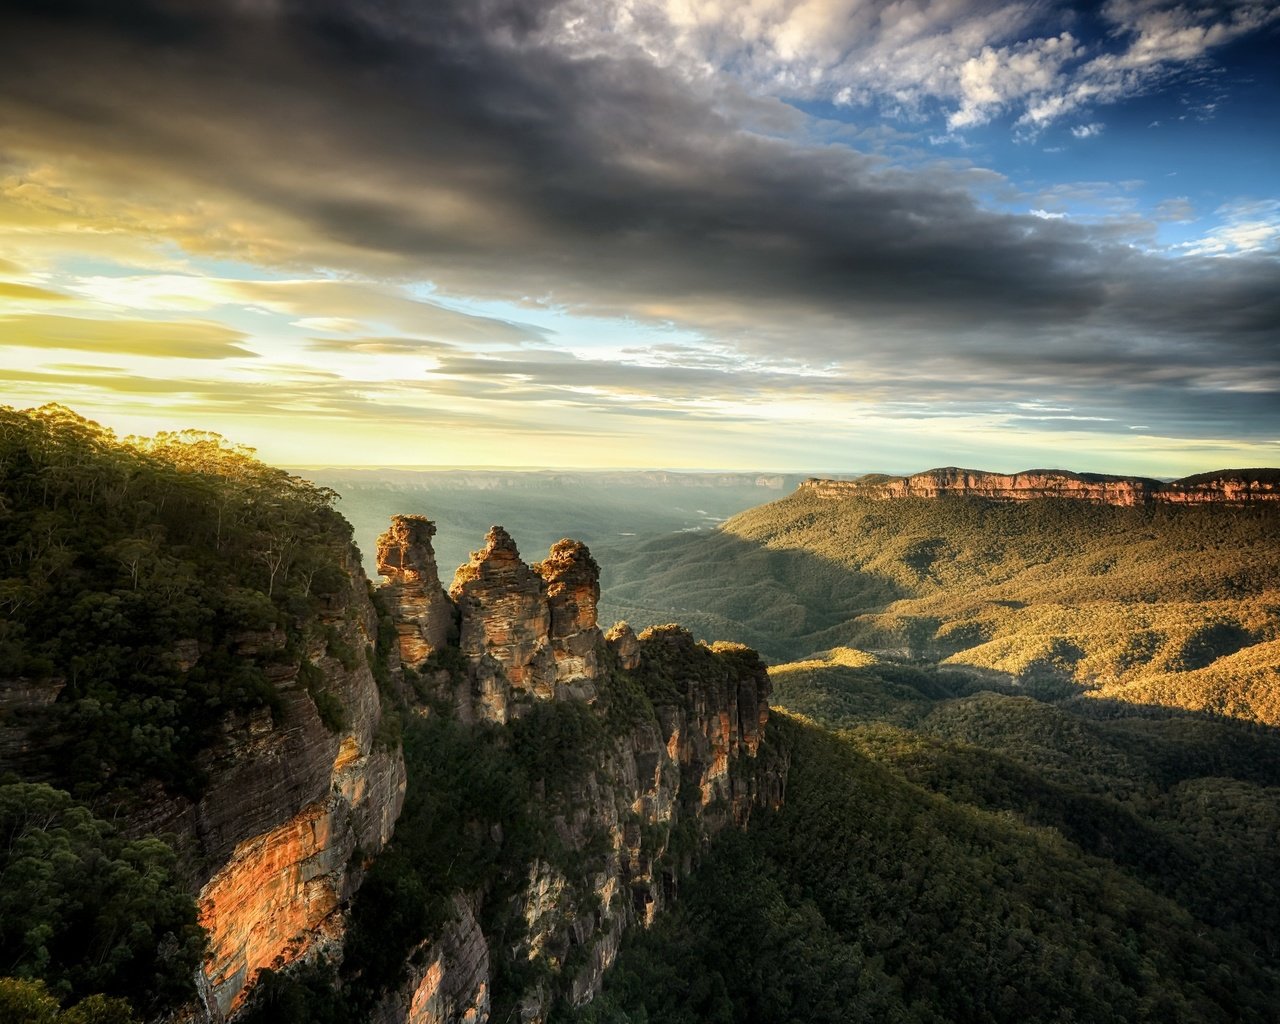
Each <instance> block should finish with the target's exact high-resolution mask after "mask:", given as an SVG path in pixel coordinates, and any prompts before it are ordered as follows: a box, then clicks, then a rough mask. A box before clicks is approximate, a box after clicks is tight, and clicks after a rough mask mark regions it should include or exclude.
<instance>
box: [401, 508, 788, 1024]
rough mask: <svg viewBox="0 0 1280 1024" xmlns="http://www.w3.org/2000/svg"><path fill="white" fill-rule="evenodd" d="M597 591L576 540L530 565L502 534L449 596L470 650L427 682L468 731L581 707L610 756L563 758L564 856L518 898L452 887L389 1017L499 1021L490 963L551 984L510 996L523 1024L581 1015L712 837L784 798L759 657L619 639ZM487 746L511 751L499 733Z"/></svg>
mask: <svg viewBox="0 0 1280 1024" xmlns="http://www.w3.org/2000/svg"><path fill="white" fill-rule="evenodd" d="M599 596H600V586H599V567H598V566H597V564H596V562H595V560H594V559H593V558H592V557H591V554H590V552H589V551H588V550H587V548H586V546H585V545H583V544H580V543H578V542H576V541H569V540H564V541H560V542H558V543H557V544H555V545H554V546H553V547H552V549H551V551H550V553H549V554H548V556H547V557H546V558H545V559H544V560H543V561H541V562H538V563H536V564H534V565H532V566H527V565H525V563H524V562H523V561H522V560H521V559H520V556H519V552H518V550H517V548H516V545H515V542H514V541H513V540H512V538H511V537H510V535H509V534H508V533H507V532H506V531H505V530H503V529H502V528H500V527H494V528H493V529H492V530H491V531H490V532H489V535H488V537H487V538H486V543H485V546H484V547H483V548H482V549H481V550H479V551H477V552H475V553H474V554H473V555H472V557H471V560H470V562H469V563H468V564H467V565H465V566H463V567H462V568H461V569H459V570H458V574H457V576H456V578H455V580H454V584H453V586H452V587H451V588H450V597H451V599H452V600H453V601H454V602H456V605H457V608H458V615H459V626H460V629H459V635H458V641H457V649H458V653H459V655H461V657H460V658H459V659H458V660H457V661H456V662H455V663H453V664H452V666H451V669H446V668H438V669H435V670H433V672H432V673H431V674H430V678H429V679H428V682H429V684H430V685H432V686H434V687H437V688H439V692H443V693H451V694H452V695H453V696H454V700H453V707H454V709H455V711H456V712H457V715H458V717H459V718H460V719H461V720H462V721H463V722H473V723H484V722H487V723H495V724H498V725H502V724H505V723H512V722H514V720H515V719H518V718H520V717H521V716H522V715H524V714H527V713H529V712H530V711H531V709H532V708H534V707H535V706H536V705H535V703H534V702H536V701H539V700H547V701H573V702H578V704H579V707H582V708H587V709H590V710H588V711H587V715H588V716H589V717H594V719H595V721H596V722H597V723H598V724H597V725H596V726H594V727H593V728H586V727H585V726H583V727H582V731H581V735H583V736H585V737H594V739H591V740H590V742H592V743H594V744H596V745H597V746H593V747H592V749H591V751H590V752H589V756H585V757H570V758H567V759H566V764H568V765H574V766H576V767H571V768H564V769H562V770H561V772H560V773H559V774H558V775H557V777H556V778H555V780H554V793H553V794H549V795H546V796H545V797H544V799H543V801H542V802H540V803H539V804H538V806H537V808H536V810H535V813H536V815H537V817H538V818H539V820H541V821H544V822H546V824H547V825H549V827H550V828H551V829H552V830H553V831H554V836H555V841H554V842H553V843H552V844H551V849H553V850H558V851H561V852H560V854H559V855H557V856H551V855H550V854H548V855H547V856H545V857H539V858H536V859H534V860H533V862H531V863H528V864H527V865H525V868H524V873H523V874H520V875H517V876H516V877H515V878H511V879H510V882H512V883H514V889H513V888H512V886H511V884H510V883H509V884H508V885H507V886H504V888H506V889H507V891H508V893H509V895H507V896H505V897H501V898H499V897H497V896H496V895H495V894H493V893H490V892H483V891H482V892H469V893H457V894H455V897H454V901H455V914H454V920H453V921H452V922H451V923H450V924H448V925H446V926H445V928H444V930H443V931H442V932H441V934H440V935H439V936H437V937H436V938H434V939H433V940H430V941H428V942H427V943H424V944H423V945H422V946H421V947H420V948H419V950H418V951H417V952H416V953H415V955H414V957H413V958H412V963H414V964H416V966H414V967H413V968H412V970H411V973H410V976H409V978H408V981H407V982H406V984H405V985H404V986H403V987H402V988H401V989H400V990H399V991H397V992H394V993H391V994H390V995H388V996H387V997H386V998H384V1000H383V1002H382V1003H381V1005H380V1007H379V1009H378V1012H377V1015H376V1020H377V1021H378V1022H379V1024H409V1022H411V1024H454V1022H459V1021H477V1022H479V1021H485V1020H487V1019H488V1016H489V1012H490V1011H489V1005H490V1004H489V1000H490V993H491V977H490V968H491V965H490V962H489V959H488V957H489V956H502V957H504V958H506V959H508V960H509V961H513V962H515V963H517V964H519V963H525V962H528V963H531V964H536V965H539V967H540V969H539V970H536V971H534V972H532V973H531V976H532V977H534V978H538V979H540V980H537V981H535V982H533V983H532V984H530V985H529V986H528V987H526V988H525V989H523V990H521V991H520V992H518V993H515V994H512V993H508V997H509V998H511V999H513V1001H514V1002H515V1004H516V1011H517V1015H518V1019H519V1020H520V1021H522V1022H523V1024H540V1022H543V1021H545V1020H546V1019H547V1015H548V1013H549V1011H550V1008H551V1006H552V1004H553V1002H554V1001H555V1000H556V999H563V1000H566V1001H567V1002H568V1003H570V1004H571V1005H582V1004H583V1003H585V1002H587V1001H589V1000H590V999H591V998H593V997H594V996H595V995H596V994H597V993H598V992H599V991H600V986H601V984H602V979H603V975H604V972H605V971H606V970H607V969H608V968H609V966H610V965H611V964H612V963H613V961H614V959H615V958H616V956H617V952H618V949H619V946H620V944H621V941H622V937H623V934H624V933H625V931H626V929H627V928H628V927H632V926H641V927H642V926H644V925H647V924H648V923H649V922H651V921H652V920H653V918H654V916H655V915H656V914H657V913H659V912H660V911H661V909H662V908H663V907H665V906H666V905H667V904H668V903H669V902H670V901H671V899H672V898H674V896H675V894H676V892H677V890H678V888H679V879H680V877H681V876H682V875H683V874H684V873H685V872H686V871H687V870H688V869H689V868H690V867H691V865H692V862H693V860H694V858H695V857H696V855H697V853H698V851H699V850H700V849H701V848H702V846H703V845H704V844H705V843H706V842H707V841H708V840H709V838H710V837H711V836H713V835H714V834H715V833H716V832H717V831H719V830H721V829H723V828H725V827H729V826H733V825H745V824H746V823H747V821H748V820H749V819H750V817H751V814H752V812H753V810H754V809H755V808H757V807H760V806H764V805H772V806H776V805H778V804H779V803H780V802H781V799H782V792H783V784H784V778H783V775H784V772H783V768H782V765H781V764H780V762H779V761H778V759H777V757H776V755H775V754H774V753H773V752H772V751H770V750H768V749H767V746H766V744H765V743H764V733H765V726H766V723H767V721H768V717H769V704H768V697H769V692H770V683H769V677H768V673H767V671H766V670H765V667H764V665H763V663H762V662H761V661H760V659H759V658H758V657H757V656H756V655H755V653H754V652H753V651H751V650H750V649H748V648H745V647H742V646H740V645H736V644H717V645H714V646H710V647H708V646H706V645H704V644H700V643H698V642H696V641H695V640H694V638H693V636H692V635H691V634H690V633H688V632H687V631H686V630H683V629H681V628H679V627H677V626H665V627H659V628H656V629H650V630H646V631H645V632H644V633H643V634H642V635H641V636H639V637H637V636H636V634H635V632H634V631H633V630H632V629H631V627H630V626H628V625H626V624H625V623H619V624H617V625H615V626H614V627H613V628H612V629H610V631H609V633H608V636H607V637H606V636H604V635H603V634H602V633H601V631H600V629H599V626H598V624H597V621H596V606H597V602H598V600H599ZM446 660H447V659H446ZM567 710H568V709H566V712H567ZM570 719H571V720H577V718H576V716H574V715H571V716H570ZM512 727H513V728H514V726H512ZM482 735H488V736H494V737H495V741H496V742H504V741H503V740H502V739H501V736H502V733H501V732H498V733H490V732H487V731H486V732H483V733H482ZM584 742H586V740H584ZM501 841H502V837H501V836H498V837H496V838H495V842H501ZM508 877H510V876H508ZM512 891H514V894H513V895H511V894H510V893H511V892H512ZM495 899H497V900H500V902H499V903H498V904H497V905H496V906H495V905H494V903H493V901H494V900H495ZM482 912H483V914H484V915H488V916H489V917H492V916H493V915H494V914H497V915H498V916H499V917H504V918H505V919H507V920H513V919H514V920H518V921H520V926H519V927H518V928H513V929H508V928H504V929H503V931H504V934H508V933H510V934H514V935H515V936H517V938H516V939H515V940H514V941H508V943H506V944H504V945H500V946H498V947H494V948H491V949H489V951H488V952H487V953H483V952H482V951H483V950H484V949H485V947H484V945H483V943H482V942H481V941H479V940H478V939H477V935H478V929H477V927H476V924H475V922H476V921H477V920H478V919H482ZM525 973H529V972H525ZM507 976H508V977H510V976H511V972H508V975H507ZM508 984H510V982H508ZM512 1019H515V1018H512Z"/></svg>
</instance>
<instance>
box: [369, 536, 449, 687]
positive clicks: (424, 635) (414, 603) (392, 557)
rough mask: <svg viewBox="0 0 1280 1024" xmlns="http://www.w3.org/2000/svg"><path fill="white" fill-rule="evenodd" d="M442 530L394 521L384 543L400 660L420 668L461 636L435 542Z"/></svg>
mask: <svg viewBox="0 0 1280 1024" xmlns="http://www.w3.org/2000/svg"><path fill="white" fill-rule="evenodd" d="M435 533H436V525H435V523H433V522H432V521H431V520H430V519H427V518H426V517H425V516H392V517H391V525H390V526H389V527H388V528H387V531H386V532H385V533H383V534H382V536H380V537H379V538H378V549H377V557H378V572H379V573H381V574H382V575H383V576H384V577H385V578H386V581H387V582H386V583H385V584H384V585H383V588H382V592H383V593H384V594H385V595H386V596H387V597H388V598H389V599H390V601H391V604H392V607H393V608H394V609H395V621H396V631H397V633H398V634H399V638H400V660H401V661H402V662H403V663H404V664H405V665H408V666H409V667H410V668H418V667H419V666H420V665H422V663H423V662H425V661H426V660H427V659H428V658H429V657H431V655H432V654H434V653H435V652H436V651H438V650H440V649H441V648H442V647H444V645H445V644H446V643H447V642H448V640H449V637H450V635H451V634H453V633H454V632H455V631H456V627H455V625H454V608H453V604H452V602H450V600H449V598H448V597H447V596H446V595H445V592H444V587H442V586H441V585H440V574H439V571H438V570H437V568H436V557H435V552H434V551H433V550H432V547H431V538H432V537H434V536H435Z"/></svg>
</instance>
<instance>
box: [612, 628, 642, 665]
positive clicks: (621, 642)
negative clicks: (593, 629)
mask: <svg viewBox="0 0 1280 1024" xmlns="http://www.w3.org/2000/svg"><path fill="white" fill-rule="evenodd" d="M604 639H605V643H607V644H608V645H609V650H611V651H612V652H613V654H614V657H616V658H617V659H618V667H619V668H622V669H625V670H627V671H630V670H631V669H633V668H637V667H639V665H640V641H639V640H638V639H636V631H635V630H634V629H632V628H631V625H630V623H627V622H615V623H614V624H613V625H612V626H610V627H609V632H607V633H606V634H605V635H604Z"/></svg>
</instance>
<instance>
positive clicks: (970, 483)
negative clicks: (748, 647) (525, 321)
mask: <svg viewBox="0 0 1280 1024" xmlns="http://www.w3.org/2000/svg"><path fill="white" fill-rule="evenodd" d="M800 491H801V493H806V494H813V495H816V496H817V497H820V498H834V499H841V498H877V499H888V498H946V497H962V498H963V497H971V498H988V499H991V500H994V501H1026V500H1029V499H1032V498H1067V499H1076V500H1079V501H1090V502H1096V503H1099V504H1106V505H1120V506H1135V505H1149V504H1153V503H1160V504H1176V505H1187V504H1207V503H1218V504H1228V505H1241V504H1247V503H1250V502H1258V501H1280V471H1277V470H1266V469H1264V470H1222V471H1220V472H1218V473H1207V474H1203V475H1201V476H1197V477H1187V478H1184V479H1182V480H1174V481H1172V482H1167V483H1166V482H1164V481H1161V480H1153V479H1148V478H1145V477H1116V476H1103V475H1101V474H1093V473H1071V472H1067V471H1065V470H1052V469H1032V470H1027V471H1026V472H1023V473H1012V474H1004V473H988V472H984V471H982V470H975V469H957V468H955V467H947V468H945V469H930V470H927V471H925V472H923V473H917V474H915V475H914V476H898V477H886V476H879V475H870V476H864V477H859V478H858V479H856V480H824V479H810V480H806V481H804V482H803V483H802V484H801V485H800Z"/></svg>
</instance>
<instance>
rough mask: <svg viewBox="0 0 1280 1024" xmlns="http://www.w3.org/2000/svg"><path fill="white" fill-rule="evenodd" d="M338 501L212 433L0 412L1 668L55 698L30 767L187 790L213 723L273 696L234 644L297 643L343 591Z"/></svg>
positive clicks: (98, 786) (130, 790)
mask: <svg viewBox="0 0 1280 1024" xmlns="http://www.w3.org/2000/svg"><path fill="white" fill-rule="evenodd" d="M334 497H335V495H334V494H333V492H331V491H327V490H325V489H323V488H318V487H316V486H314V485H312V484H310V483H308V482H307V481H305V480H301V479H299V478H297V477H292V476H289V475H288V474H287V473H284V472H283V471H281V470H277V469H272V468H271V467H269V466H266V465H264V464H263V463H261V462H258V461H257V460H256V459H254V458H253V456H252V452H251V451H250V450H249V449H246V448H241V447H238V446H235V445H231V444H229V443H228V442H226V441H225V440H223V439H222V438H221V437H219V436H217V435H216V434H209V433H204V432H198V431H184V432H182V433H164V434H158V435H156V436H155V437H151V438H125V439H119V438H117V437H116V436H115V435H114V434H113V433H112V432H111V431H109V430H107V429H105V428H103V427H100V426H98V425H97V424H95V423H92V422H90V421H88V420H85V419H82V418H81V417H79V416H77V415H76V414H74V413H73V412H71V411H70V410H68V409H65V408H63V407H61V406H44V407H42V408H40V409H37V410H34V411H32V412H16V411H14V410H12V409H0V551H2V552H3V555H0V557H2V558H3V562H2V563H0V608H3V611H4V618H3V619H2V620H0V678H3V679H10V680H19V679H20V680H23V681H24V685H26V686H28V687H36V688H38V687H41V686H45V687H47V690H48V694H49V695H50V697H51V698H52V697H53V695H54V694H56V701H55V702H54V704H53V705H52V707H51V708H50V709H49V710H50V711H52V712H53V713H52V714H41V715H38V716H36V719H37V720H36V721H33V722H32V723H31V728H32V729H35V730H36V731H38V732H40V734H41V742H40V743H39V745H38V746H39V750H40V753H41V754H42V755H44V756H43V759H42V764H41V765H40V766H39V770H38V772H37V774H40V775H41V777H44V778H46V779H47V781H50V782H53V783H55V784H56V785H59V786H62V787H63V788H65V789H67V790H69V791H71V792H72V793H73V794H74V795H76V796H77V797H78V798H80V799H85V800H91V801H95V802H98V803H101V802H102V801H103V800H106V801H108V802H114V801H124V802H127V801H129V800H130V799H131V798H132V796H133V794H134V793H135V791H136V788H137V787H138V786H139V785H140V784H142V783H144V782H147V781H149V780H159V781H160V782H162V783H163V784H165V785H166V786H169V787H172V788H176V789H181V790H186V791H188V792H189V793H191V794H194V793H196V792H198V790H199V787H200V786H201V784H202V780H201V778H200V776H199V773H198V772H197V771H195V769H194V761H195V755H196V753H197V752H198V751H199V750H200V749H201V748H202V747H203V746H204V745H205V744H206V743H207V742H208V741H209V739H210V736H211V730H212V729H213V728H214V726H215V725H216V723H217V722H219V721H220V720H221V719H222V717H223V716H224V715H225V714H226V712H227V711H229V710H232V709H243V708H251V707H259V706H271V705H272V703H273V701H274V697H275V695H274V692H273V689H272V687H271V684H270V683H269V681H268V679H267V677H266V675H265V673H264V672H263V670H262V667H261V666H260V665H255V664H253V663H251V662H249V661H247V660H246V659H243V658H235V657H233V656H232V654H233V651H234V648H235V645H236V643H237V642H238V640H239V639H240V638H242V637H243V636H244V635H245V634H247V633H252V632H255V631H263V630H272V629H276V630H280V631H282V632H284V633H285V634H286V636H288V637H290V638H296V631H297V620H298V618H299V616H300V615H302V614H303V613H305V612H306V610H307V608H308V606H309V604H314V603H315V602H318V601H321V600H323V598H324V595H325V594H327V593H332V592H335V591H338V590H340V589H342V588H343V587H345V586H347V582H346V576H345V574H344V573H343V571H342V568H341V566H342V564H343V561H344V559H346V557H347V548H348V546H349V542H350V527H348V526H347V524H346V522H345V521H344V520H343V519H342V517H341V516H339V515H338V514H337V513H335V512H334V511H333V510H332V508H331V504H332V501H333V499H334ZM285 646H286V648H287V646H288V645H287V643H286V645H285ZM288 653H290V654H291V653H292V652H288ZM282 656H284V654H283V653H282ZM192 661H196V664H194V665H191V664H189V663H190V662H192Z"/></svg>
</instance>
